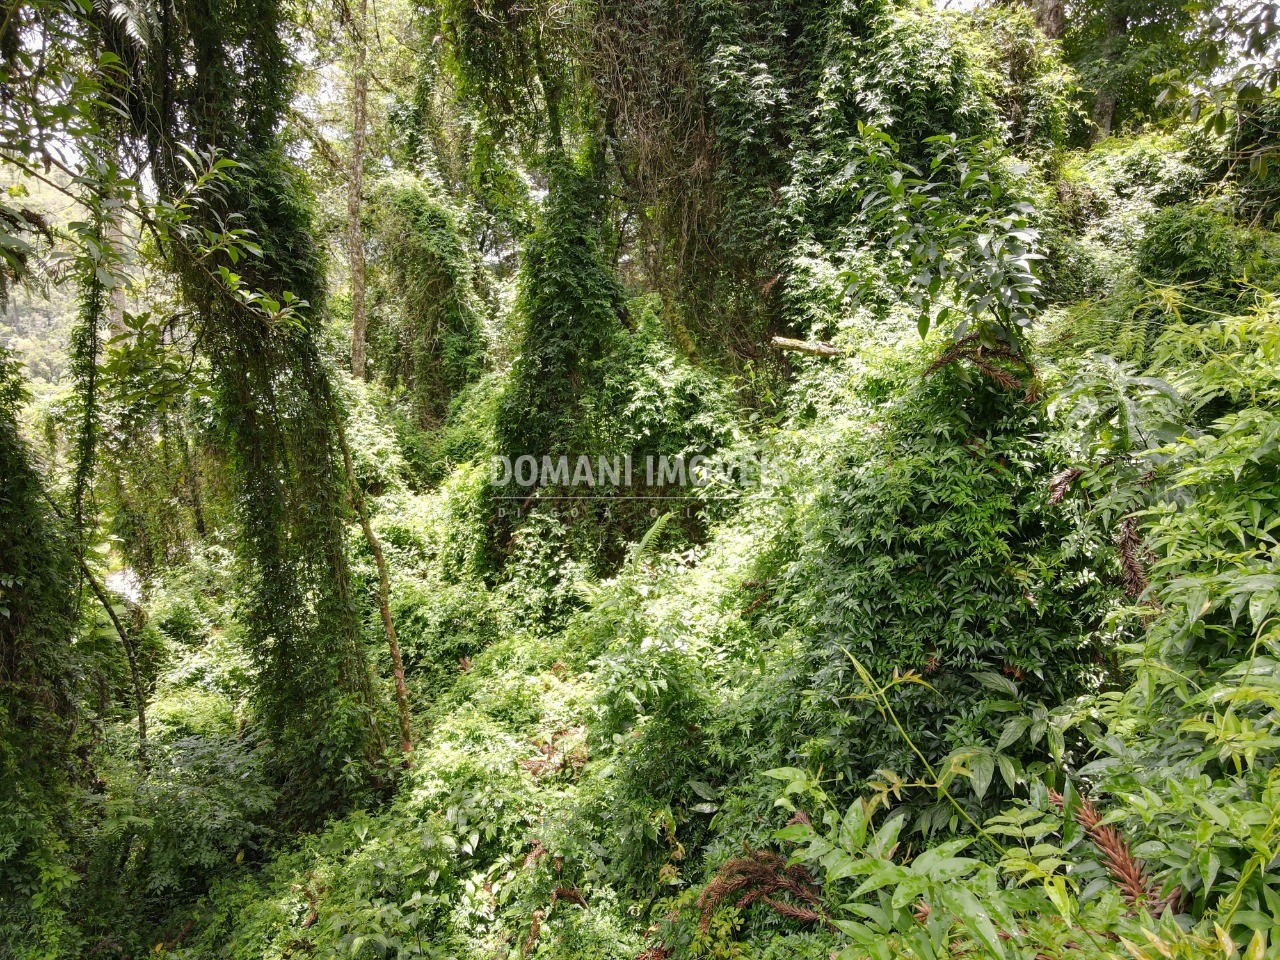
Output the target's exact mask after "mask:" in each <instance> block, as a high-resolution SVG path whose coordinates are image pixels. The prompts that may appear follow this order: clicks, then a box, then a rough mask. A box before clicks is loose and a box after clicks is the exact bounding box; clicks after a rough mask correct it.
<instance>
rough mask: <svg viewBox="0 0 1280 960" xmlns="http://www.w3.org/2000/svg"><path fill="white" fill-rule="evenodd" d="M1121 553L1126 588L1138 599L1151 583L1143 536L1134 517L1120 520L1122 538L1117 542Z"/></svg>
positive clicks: (1132, 597) (1130, 594)
mask: <svg viewBox="0 0 1280 960" xmlns="http://www.w3.org/2000/svg"><path fill="white" fill-rule="evenodd" d="M1116 548H1117V550H1118V551H1119V553H1120V566H1121V568H1122V569H1123V570H1124V589H1125V593H1127V594H1128V595H1129V598H1130V599H1131V600H1136V599H1138V597H1140V596H1142V594H1143V593H1144V592H1145V591H1146V589H1147V587H1148V586H1149V584H1150V581H1149V580H1148V579H1147V568H1146V564H1145V563H1144V562H1143V548H1142V538H1141V537H1140V536H1138V529H1137V524H1135V523H1134V522H1133V518H1132V517H1125V518H1124V519H1123V520H1121V521H1120V539H1119V541H1118V542H1117V544H1116Z"/></svg>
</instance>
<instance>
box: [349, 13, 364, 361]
mask: <svg viewBox="0 0 1280 960" xmlns="http://www.w3.org/2000/svg"><path fill="white" fill-rule="evenodd" d="M368 17H369V3H368V0H356V6H355V9H354V10H353V11H352V15H351V23H350V28H351V41H352V64H351V161H350V165H349V169H348V174H347V262H348V263H349V264H350V267H351V375H352V376H354V377H356V378H357V379H361V380H363V379H364V378H365V366H366V363H365V333H366V330H367V328H368V317H367V316H366V314H365V305H364V294H365V263H364V234H363V231H362V229H361V225H360V216H361V206H362V202H363V197H362V191H363V189H364V145H365V128H366V122H367V121H366V113H367V105H368V99H369V74H368V42H369V31H368Z"/></svg>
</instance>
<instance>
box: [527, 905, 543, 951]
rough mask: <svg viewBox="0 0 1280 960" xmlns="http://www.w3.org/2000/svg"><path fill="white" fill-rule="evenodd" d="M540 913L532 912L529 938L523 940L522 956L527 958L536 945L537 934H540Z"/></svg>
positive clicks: (539, 911)
mask: <svg viewBox="0 0 1280 960" xmlns="http://www.w3.org/2000/svg"><path fill="white" fill-rule="evenodd" d="M542 916H543V914H542V911H541V910H535V911H533V923H532V924H530V926H529V936H527V937H525V939H524V949H523V951H522V953H523V955H524V956H526V957H527V956H528V955H529V954H531V953H532V952H533V948H534V947H535V946H537V944H538V934H540V933H541V932H542Z"/></svg>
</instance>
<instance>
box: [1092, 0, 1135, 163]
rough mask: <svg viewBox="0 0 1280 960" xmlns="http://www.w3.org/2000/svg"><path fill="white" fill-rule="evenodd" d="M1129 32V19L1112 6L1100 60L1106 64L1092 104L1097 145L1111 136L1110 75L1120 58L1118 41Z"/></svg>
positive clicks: (1113, 106)
mask: <svg viewBox="0 0 1280 960" xmlns="http://www.w3.org/2000/svg"><path fill="white" fill-rule="evenodd" d="M1128 32H1129V18H1128V17H1127V16H1126V15H1125V13H1124V11H1123V10H1121V9H1118V8H1117V7H1115V6H1113V7H1112V8H1111V12H1110V14H1109V15H1108V16H1107V35H1106V39H1105V40H1104V41H1103V46H1102V59H1103V62H1104V63H1105V64H1106V70H1105V72H1104V75H1103V78H1102V82H1101V84H1100V85H1099V87H1098V96H1097V99H1096V100H1095V101H1094V103H1093V142H1094V143H1098V142H1099V141H1101V140H1105V139H1106V138H1107V137H1109V136H1111V127H1112V126H1113V124H1114V123H1115V116H1116V94H1115V89H1114V87H1113V86H1112V73H1113V72H1114V69H1113V68H1114V66H1115V63H1116V61H1117V60H1118V59H1119V56H1120V41H1121V40H1123V39H1124V36H1125V34H1126V33H1128Z"/></svg>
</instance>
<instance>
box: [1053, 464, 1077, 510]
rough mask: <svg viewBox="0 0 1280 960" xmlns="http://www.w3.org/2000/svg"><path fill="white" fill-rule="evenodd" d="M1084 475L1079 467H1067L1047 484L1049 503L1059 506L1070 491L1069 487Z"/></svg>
mask: <svg viewBox="0 0 1280 960" xmlns="http://www.w3.org/2000/svg"><path fill="white" fill-rule="evenodd" d="M1082 473H1084V471H1083V470H1081V469H1080V468H1079V467H1069V468H1067V469H1066V470H1063V471H1062V472H1061V473H1060V474H1058V475H1057V476H1056V477H1054V478H1053V480H1052V481H1050V483H1049V502H1050V503H1051V504H1055V505H1056V504H1059V503H1061V502H1062V500H1063V498H1064V497H1065V496H1066V495H1067V491H1068V490H1070V489H1071V485H1072V484H1073V483H1075V482H1076V480H1078V479H1079V478H1080V475H1081V474H1082Z"/></svg>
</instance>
